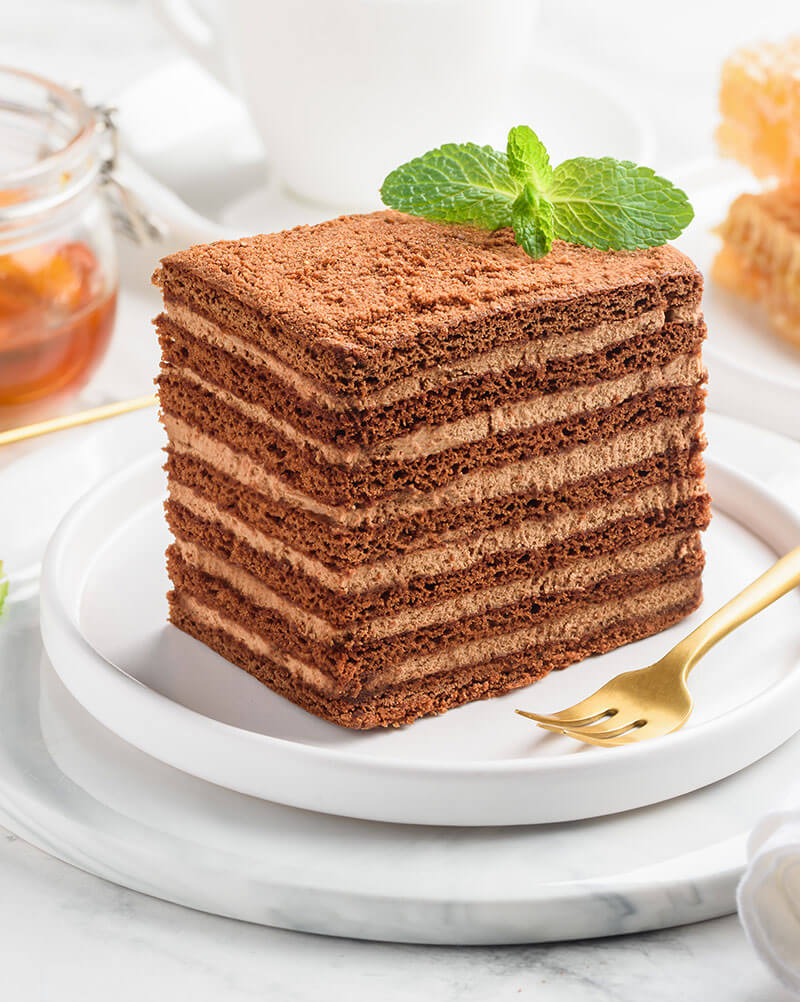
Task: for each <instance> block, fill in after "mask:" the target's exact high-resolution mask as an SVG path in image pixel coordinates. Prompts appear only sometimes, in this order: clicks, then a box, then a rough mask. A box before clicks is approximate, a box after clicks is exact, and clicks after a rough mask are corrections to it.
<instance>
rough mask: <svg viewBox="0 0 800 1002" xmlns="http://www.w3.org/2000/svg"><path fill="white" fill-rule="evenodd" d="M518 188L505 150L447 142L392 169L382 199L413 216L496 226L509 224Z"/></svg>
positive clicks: (493, 228)
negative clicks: (502, 151) (504, 152)
mask: <svg viewBox="0 0 800 1002" xmlns="http://www.w3.org/2000/svg"><path fill="white" fill-rule="evenodd" d="M520 188H521V185H520V184H519V183H518V182H517V181H515V180H514V178H512V176H511V173H510V171H509V167H508V161H507V159H506V156H505V154H503V153H500V152H499V151H497V150H493V149H492V148H491V146H477V145H476V144H475V143H447V144H446V145H445V146H440V147H439V148H438V149H435V150H430V151H429V152H428V153H425V154H423V155H422V156H421V157H417V158H416V159H414V160H410V161H409V162H408V163H407V164H403V165H402V166H401V167H398V168H397V169H396V170H393V171H392V173H391V174H389V176H388V177H387V178H386V180H385V181H384V182H383V185H382V186H381V198H382V199H383V201H384V203H385V204H386V205H388V206H389V207H390V208H392V209H398V210H399V211H400V212H409V213H411V214H412V215H414V216H423V217H424V218H425V219H434V220H437V221H439V222H444V223H470V224H472V225H474V226H480V227H481V228H483V229H486V230H496V229H499V228H500V227H501V226H510V225H511V206H512V205H513V204H514V200H515V199H516V197H517V195H518V194H519V192H520Z"/></svg>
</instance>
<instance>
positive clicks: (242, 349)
mask: <svg viewBox="0 0 800 1002" xmlns="http://www.w3.org/2000/svg"><path fill="white" fill-rule="evenodd" d="M165 317H166V318H167V320H168V321H169V322H170V323H171V324H172V325H174V326H175V327H177V328H179V329H182V330H183V331H184V332H185V333H187V334H189V335H190V336H191V337H192V338H196V339H198V340H199V341H201V342H204V343H205V344H206V345H208V346H211V347H214V348H220V349H222V350H223V351H225V352H227V353H230V354H232V355H236V356H239V357H241V358H242V359H244V361H246V362H248V363H249V364H250V365H251V366H255V367H256V368H258V369H259V372H260V375H261V377H262V378H264V379H265V382H266V383H267V384H268V385H269V386H270V387H272V386H273V385H278V386H279V387H280V388H281V389H282V391H283V393H284V394H286V393H287V392H288V393H290V394H292V395H293V396H295V397H297V398H299V400H301V401H303V402H307V403H310V404H313V405H315V406H316V407H318V408H321V409H325V410H328V411H335V412H338V413H347V412H352V411H367V410H382V409H384V408H388V407H392V406H393V405H395V404H397V403H400V402H401V401H406V400H409V399H412V398H414V397H419V396H421V395H423V394H426V393H428V391H430V390H433V389H435V388H437V387H442V386H445V385H447V384H450V383H454V382H457V381H459V380H463V379H465V378H471V377H473V376H483V375H485V374H487V373H497V372H500V371H506V372H509V373H513V372H515V371H517V370H520V369H540V368H542V367H543V366H546V365H547V364H548V362H550V361H551V360H552V359H568V358H576V357H578V356H583V355H594V354H597V353H598V352H600V351H604V350H605V349H606V348H608V347H610V346H612V345H614V344H621V343H622V342H623V341H626V340H627V339H629V338H631V337H634V336H635V335H637V334H641V333H652V332H655V331H659V330H661V328H662V327H664V325H665V324H667V323H686V324H693V323H695V322H697V321H699V320H701V319H702V315H701V313H700V303H699V301H697V302H696V303H693V304H688V305H685V306H671V307H670V308H669V309H667V308H664V309H653V310H646V311H645V312H644V313H640V314H636V315H635V316H631V317H625V318H623V319H621V320H606V321H603V322H601V323H599V324H597V325H596V326H594V327H590V328H588V329H586V330H578V331H574V332H571V333H566V334H561V335H559V336H556V337H552V336H547V335H542V336H541V337H539V338H537V339H536V340H533V341H523V342H520V343H514V344H507V345H503V346H502V347H500V348H495V349H490V350H489V351H485V350H481V351H478V352H476V353H475V354H473V355H468V356H466V357H464V358H459V359H457V360H456V361H454V362H449V363H445V364H443V365H439V366H435V367H433V368H428V369H421V370H420V371H419V372H415V373H414V374H413V375H411V376H406V377H405V378H401V379H396V380H395V381H394V382H392V383H390V384H389V385H388V386H385V387H383V388H382V389H378V390H373V391H369V390H367V391H365V392H364V393H363V395H361V396H347V395H343V394H340V393H334V392H331V391H330V390H328V389H326V388H325V387H324V386H323V385H322V384H321V383H319V382H317V381H316V380H315V379H313V378H311V377H310V376H308V375H306V374H304V373H302V372H298V371H297V370H296V369H293V368H292V367H291V366H289V365H287V364H286V363H285V362H283V361H281V359H279V358H278V357H277V356H276V355H273V354H272V353H271V352H269V351H266V350H265V349H263V348H260V347H259V346H258V345H256V344H254V343H253V342H252V341H245V340H244V339H243V338H241V337H239V336H238V335H237V334H235V333H233V332H231V331H227V330H225V329H224V328H222V327H220V326H219V324H215V323H212V322H211V321H210V320H208V319H206V318H205V317H203V316H201V315H200V314H198V313H194V312H193V311H192V310H190V309H189V308H188V307H186V306H182V305H181V304H180V303H170V302H167V303H165V313H164V314H162V315H161V316H159V317H157V318H156V320H155V321H154V322H155V324H156V326H160V325H161V323H162V321H163V320H164V318H165Z"/></svg>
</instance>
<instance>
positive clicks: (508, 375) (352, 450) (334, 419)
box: [158, 311, 706, 464]
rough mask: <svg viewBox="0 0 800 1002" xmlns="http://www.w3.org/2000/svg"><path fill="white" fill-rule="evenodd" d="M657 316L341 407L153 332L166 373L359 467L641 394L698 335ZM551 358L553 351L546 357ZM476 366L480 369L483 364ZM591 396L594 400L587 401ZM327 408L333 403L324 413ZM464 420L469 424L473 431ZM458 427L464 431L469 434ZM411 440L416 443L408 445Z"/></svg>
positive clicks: (219, 351)
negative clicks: (562, 348) (517, 361)
mask: <svg viewBox="0 0 800 1002" xmlns="http://www.w3.org/2000/svg"><path fill="white" fill-rule="evenodd" d="M663 317H664V313H663V311H650V312H649V313H648V314H645V315H643V316H641V317H636V318H632V319H630V320H625V321H622V322H621V326H622V328H623V330H626V331H627V332H628V334H627V336H625V337H621V336H620V335H619V334H618V335H617V336H616V338H615V339H613V340H611V341H610V343H607V344H602V343H601V344H600V345H592V339H593V338H594V340H598V339H599V340H601V341H602V340H607V339H608V338H609V336H610V335H609V334H608V332H607V329H608V328H611V330H612V333H613V331H614V329H615V328H616V327H617V325H616V324H606V325H602V326H603V327H604V328H605V329H606V330H604V332H603V334H602V335H597V333H596V332H597V329H595V331H594V332H592V331H588V332H580V334H581V335H584V334H585V335H587V337H586V338H585V339H584V338H583V337H579V336H578V335H575V336H573V338H574V340H575V341H577V342H578V343H581V342H583V351H582V352H573V353H572V354H567V355H560V354H558V352H559V346H558V345H557V341H558V340H559V339H556V338H551V339H545V340H544V341H543V343H542V346H541V347H540V348H539V350H538V352H534V351H533V349H532V348H531V346H530V345H525V346H523V347H517V348H516V352H517V353H522V354H525V355H528V356H532V357H530V359H529V360H528V359H527V358H526V360H525V362H524V364H522V365H519V366H513V365H512V366H510V367H509V366H508V365H506V366H505V367H501V366H500V365H499V364H498V363H499V362H500V361H501V359H499V358H497V355H498V354H500V353H499V352H494V353H491V354H492V355H493V357H492V358H491V359H490V360H489V361H490V362H491V367H490V368H488V369H484V371H481V372H479V373H476V374H471V373H469V372H468V371H463V370H462V371H460V372H458V373H454V374H453V378H452V379H451V380H450V381H448V382H441V381H440V380H433V379H432V377H430V376H429V377H428V378H429V380H430V381H431V382H433V383H434V385H433V386H432V387H430V388H428V389H423V390H421V391H420V392H419V393H417V394H415V395H410V396H407V397H405V398H403V399H393V400H391V401H390V402H388V403H383V404H380V405H377V406H374V405H373V406H369V407H367V406H365V405H364V404H363V403H361V402H359V403H360V406H358V407H356V408H347V407H346V406H344V402H343V401H342V399H341V398H337V397H331V396H330V395H328V396H327V397H324V398H322V399H321V400H320V399H317V400H312V399H309V398H308V397H304V396H301V395H299V394H298V392H297V390H296V388H295V384H296V382H297V380H298V379H300V378H301V377H300V376H299V374H294V376H295V378H294V379H292V378H291V377H290V376H289V375H288V374H287V373H285V372H284V373H282V374H281V375H280V376H278V375H276V374H275V373H274V372H273V371H272V370H271V369H270V368H269V367H268V366H266V365H265V364H264V362H263V360H262V359H258V358H255V359H252V360H248V359H247V358H246V357H244V356H243V355H236V354H232V353H231V352H230V351H228V350H225V349H223V348H221V347H218V346H214V345H212V344H210V343H209V342H208V341H207V340H205V339H199V338H197V337H195V336H192V335H190V334H189V333H188V332H187V331H185V330H183V329H182V328H180V327H178V326H176V325H175V324H174V323H172V322H171V321H170V320H168V319H166V318H161V319H160V320H159V322H158V328H159V338H160V342H161V346H162V358H163V362H164V364H165V366H166V367H167V372H168V373H169V374H170V375H175V376H177V377H180V378H184V379H190V380H191V379H194V380H196V381H198V382H199V385H201V386H203V387H204V388H206V389H208V390H209V391H210V392H212V393H218V394H219V395H220V397H221V398H222V399H223V400H224V401H225V402H226V403H228V404H231V405H232V406H236V405H237V401H238V402H239V406H240V408H241V410H242V412H243V413H244V414H245V415H246V416H247V417H249V418H250V419H252V420H254V421H256V422H258V423H259V424H264V425H266V426H267V427H268V428H269V429H270V431H271V432H274V433H277V434H279V435H281V436H283V437H285V438H287V439H289V440H291V441H293V442H294V443H295V444H298V445H304V446H307V447H309V448H312V449H315V450H317V451H320V452H321V453H322V454H323V455H324V457H325V458H326V459H327V460H328V461H329V462H333V463H342V464H357V463H359V462H361V463H364V462H367V461H369V459H370V458H374V457H376V456H382V457H385V458H399V459H403V458H408V456H409V455H418V454H424V453H426V452H429V451H433V450H434V449H435V448H436V444H435V442H432V441H431V435H430V431H429V430H428V429H430V428H431V426H443V427H444V428H445V429H447V431H446V432H445V433H443V434H440V436H439V437H440V438H443V439H444V440H445V441H452V442H453V444H458V441H459V439H460V440H462V441H469V440H472V439H474V438H476V437H480V435H481V433H482V429H483V428H484V427H485V426H486V424H487V423H488V424H489V425H491V424H492V423H493V424H494V425H495V426H499V427H502V426H503V425H504V424H505V423H507V422H510V423H511V424H512V426H513V423H514V415H515V413H516V412H519V414H520V416H519V417H518V418H517V423H519V422H525V423H526V424H528V425H530V424H533V423H539V422H546V421H553V420H557V419H558V417H559V416H560V417H564V416H567V415H569V414H575V413H580V412H581V411H583V410H588V409H590V408H591V407H599V406H603V400H604V398H605V399H606V400H607V399H608V398H609V396H610V395H611V394H617V395H618V396H619V397H626V396H631V395H633V394H635V393H637V392H638V393H641V392H643V391H644V388H645V387H644V385H643V382H644V380H643V376H642V375H641V374H642V373H643V370H647V369H654V368H657V367H658V368H660V367H662V366H665V365H666V363H667V362H668V361H670V360H671V359H674V358H676V357H677V356H680V355H683V356H686V355H692V354H693V353H695V352H696V351H697V350H698V349H699V346H700V344H701V343H702V341H703V339H704V338H705V333H706V331H705V324H704V323H703V322H702V321H701V320H695V321H692V322H689V323H678V322H672V323H668V324H666V325H664V324H663V323H659V321H660V320H662V319H663ZM631 326H633V328H634V329H633V331H632V332H631V331H630V328H631ZM509 350H510V349H506V353H508V351H509ZM548 352H550V353H555V354H551V357H549V358H546V357H545V356H546V355H547V354H548ZM470 361H472V362H473V363H475V359H474V357H473V359H467V360H465V365H466V364H467V363H469V362H470ZM480 361H481V363H482V364H486V363H487V360H486V359H485V358H482V359H481V360H480ZM503 361H506V362H507V360H503ZM698 364H699V363H698ZM635 374H638V379H637V378H636V375H635ZM625 376H627V377H628V379H627V382H625V380H624V379H623V377H625ZM601 381H608V383H607V387H602V386H600V385H599V384H600V382H601ZM612 381H613V382H612ZM406 382H409V381H408V380H407V381H406ZM587 384H588V386H587ZM578 388H580V389H578ZM394 389H395V386H391V387H389V388H388V390H386V391H383V392H382V393H381V394H372V396H373V397H374V396H381V397H383V396H386V395H389V390H394ZM580 390H582V393H581V392H580ZM570 391H572V392H570ZM592 392H594V394H595V395H596V396H597V395H598V394H599V398H598V399H596V400H592V399H591V397H588V398H587V394H591V393H592ZM331 403H335V404H338V406H336V407H335V408H331V407H330V406H329V405H330V404H331ZM514 404H516V405H517V406H516V407H514V406H512V405H514ZM526 410H527V411H528V412H530V413H527V414H526ZM487 411H489V412H490V413H489V414H488V415H487V416H486V417H483V419H482V420H479V419H478V418H477V417H472V421H471V422H470V421H469V420H466V419H467V418H469V417H471V416H473V415H482V414H485V413H486V412H487ZM458 419H461V420H460V421H459V420H458ZM471 424H472V425H474V426H475V427H473V428H472V429H470V425H471ZM460 427H466V429H467V431H466V435H467V436H468V437H465V432H463V431H460V430H459V428H460ZM418 428H419V429H420V430H419V431H418V432H416V434H415V433H414V429H418ZM475 428H477V434H476V431H475ZM483 433H484V434H485V432H483ZM415 437H416V439H419V440H420V441H419V442H415ZM398 439H399V441H398ZM376 449H378V450H379V451H376Z"/></svg>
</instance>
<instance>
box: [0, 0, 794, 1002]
mask: <svg viewBox="0 0 800 1002" xmlns="http://www.w3.org/2000/svg"><path fill="white" fill-rule="evenodd" d="M145 6H146V5H144V4H143V3H140V2H135V0H127V2H120V0H114V2H112V0H71V2H70V3H64V2H63V0H27V2H26V3H25V4H14V5H11V4H4V5H3V6H2V11H0V29H2V30H0V62H2V63H10V64H16V65H20V66H23V67H25V68H28V69H33V70H38V71H40V72H44V73H47V74H50V75H53V76H58V77H60V78H62V79H65V80H81V81H83V82H84V83H85V84H86V85H87V88H88V91H89V93H90V94H91V96H92V97H93V98H100V97H107V96H108V95H110V94H113V93H114V92H116V91H117V90H118V89H119V88H120V87H122V86H124V85H125V84H126V83H128V82H130V81H132V80H133V79H135V78H136V77H137V76H138V75H139V74H140V73H142V72H145V71H147V70H149V69H152V68H153V67H154V66H157V65H159V63H160V62H161V61H162V60H163V59H165V58H166V57H167V56H168V55H169V53H170V52H171V49H170V46H169V45H168V43H167V41H166V40H165V38H164V36H163V34H162V33H161V31H160V30H159V28H158V26H157V25H155V24H154V22H153V21H152V19H151V18H150V16H149V14H148V12H147V10H146V9H145ZM611 6H612V7H613V10H612V11H610V12H609V5H602V11H603V16H604V17H606V18H611V22H613V23H610V24H609V27H608V30H606V31H605V33H604V35H603V37H602V38H598V32H597V24H596V19H594V20H593V18H592V17H590V16H589V14H590V13H591V9H592V8H593V7H594V8H596V9H600V8H597V5H595V4H593V3H592V2H590V0H585V2H582V3H580V2H575V0H569V2H565V3H563V4H548V3H545V4H543V8H544V9H543V15H542V18H543V21H542V34H543V44H547V45H548V47H549V50H550V51H551V52H553V53H555V54H558V53H559V52H564V51H565V48H566V46H567V43H568V44H569V46H570V47H571V49H572V51H573V53H575V54H577V55H578V57H579V58H580V59H581V60H582V61H583V62H585V64H587V65H589V66H590V65H591V64H592V61H593V60H594V61H595V62H596V61H597V60H598V59H599V60H601V61H602V62H603V64H604V72H605V73H606V75H608V76H611V77H614V76H616V79H617V81H618V82H619V84H620V86H623V87H629V86H630V80H631V79H632V77H631V74H634V75H635V76H634V77H633V78H634V79H636V89H637V93H638V94H639V96H640V99H641V100H642V102H643V103H645V104H646V105H647V106H648V108H649V110H650V111H651V113H652V115H653V120H654V122H655V123H656V126H657V128H658V133H659V140H660V150H661V157H660V160H661V161H662V162H664V163H666V162H667V161H668V162H669V163H672V162H675V163H680V162H683V161H685V160H686V159H690V158H697V157H702V156H704V155H707V154H708V153H710V150H711V146H710V133H711V125H712V120H713V107H714V80H715V77H716V74H717V72H718V64H719V59H720V57H721V55H722V53H723V52H725V51H726V50H727V49H729V48H730V47H731V46H732V45H735V44H737V43H738V42H740V41H742V40H744V39H747V38H750V37H752V36H753V33H754V31H755V28H754V24H753V19H752V4H751V3H749V2H743V0H735V2H731V3H730V4H726V7H725V17H724V19H722V18H720V16H719V7H718V6H717V5H715V4H709V5H698V4H696V3H694V2H692V3H690V2H689V0H674V2H673V3H672V4H671V5H670V15H669V18H668V19H666V20H667V21H669V23H670V24H671V25H673V27H672V28H670V26H669V24H665V22H664V21H663V20H662V14H663V9H662V8H660V7H659V6H658V5H652V7H648V6H647V5H642V4H640V3H636V4H633V3H630V2H626V3H621V2H620V3H615V4H614V5H611ZM759 14H760V17H759V28H758V34H764V33H769V34H772V35H774V36H775V37H780V35H781V34H783V33H785V31H786V29H787V28H788V27H791V28H792V29H794V30H795V31H796V30H797V27H798V25H797V15H796V9H795V7H794V5H793V4H791V3H786V2H780V0H762V3H761V4H760V5H759ZM564 17H569V18H570V23H569V28H568V30H567V31H560V30H559V29H560V26H561V21H560V19H562V18H564ZM687 18H689V19H690V23H691V30H686V27H685V26H686V24H687ZM764 25H769V31H768V32H767V29H766V28H764V27H763V26H764ZM678 39H680V41H681V42H685V43H686V44H688V45H689V46H690V48H691V52H690V53H689V55H688V58H686V59H683V60H682V65H681V67H680V72H679V73H677V72H675V69H674V66H673V64H672V62H671V61H670V54H671V52H674V49H675V45H676V40H678ZM676 99H677V100H678V101H682V102H683V103H682V107H684V108H691V109H692V116H691V117H688V118H687V116H686V115H683V114H682V115H675V114H674V112H673V105H672V101H673V100H676ZM106 371H107V372H111V371H112V369H110V368H108V369H107V370H106ZM139 392H144V391H141V390H140V391H139ZM743 435H745V436H746V435H747V431H743ZM762 460H763V470H762V471H761V472H762V473H763V475H764V476H765V477H767V478H769V479H770V480H772V481H773V482H778V483H781V484H782V485H783V486H784V487H785V488H786V489H787V491H791V490H795V491H797V490H798V484H800V479H798V470H800V453H799V454H798V459H797V460H796V461H792V462H791V463H790V462H787V461H786V453H785V451H784V450H783V448H782V446H779V445H778V444H777V440H774V442H773V446H772V447H766V448H765V449H764V450H763V454H762ZM0 888H1V889H2V893H0V943H2V947H1V948H0V956H2V975H3V976H2V984H3V995H4V997H8V998H10V999H14V1000H15V1002H51V1000H54V999H58V1000H63V1002H72V1000H76V1002H78V1000H80V1002H107V1000H108V999H109V998H113V999H115V1000H117V1002H127V1000H131V1002H134V1000H136V1002H140V1000H141V999H143V998H153V999H161V998H177V999H182V998H191V999H192V1000H193V1002H206V1000H209V1002H211V1000H214V1002H219V1000H220V999H224V1000H226V1002H240V1000H241V1002H244V1000H247V999H256V998H257V999H280V1000H281V1002H306V1000H317V999H321V998H324V999H334V1000H336V999H340V998H342V999H344V998H347V999H348V1000H351V1002H360V1000H362V999H363V1000H367V999H370V1000H372V999H375V998H381V999H382V1000H384V1002H395V1000H401V999H409V998H415V999H431V1000H433V1002H451V1000H452V1002H455V1000H476V1002H477V1000H481V1002H483V1000H487V999H491V1000H492V1002H502V1000H506V999H508V1000H511V999H519V998H522V999H524V998H536V999H537V1000H545V1002H551V1000H552V1002H561V1000H564V1002H567V1000H569V1002H572V1000H575V1002H578V1000H580V1002H606V1000H614V1002H628V1000H630V1002H634V1000H635V1002H640V1000H642V999H643V998H646V999H648V1000H650V1002H661V1000H664V1002H667V1000H674V999H678V998H681V999H687V1000H690V1002H694V1000H698V1002H699V1000H704V999H708V998H720V999H722V998H724V999H726V1002H788V1000H789V999H790V996H789V995H787V994H786V993H785V992H784V991H782V990H781V989H780V988H779V987H778V986H777V985H776V984H775V983H774V982H773V981H772V980H771V979H770V976H769V975H768V974H767V972H766V971H765V970H764V969H763V968H762V967H761V966H760V964H759V962H758V960H757V959H756V957H755V955H754V954H753V953H752V952H751V950H750V949H749V947H748V945H747V943H746V941H745V939H744V935H743V933H742V931H741V928H740V926H739V924H738V920H737V919H736V918H735V917H730V918H725V919H718V920H714V921H710V922H705V923H702V924H699V925H693V926H687V927H682V928H677V929H672V930H668V931H665V932H659V933H652V934H640V935H638V936H633V937H622V938H617V939H613V940H595V941H591V942H584V943H570V944H565V945H558V944H556V945H547V946H538V947H511V948H507V947H506V948H502V947H493V948H477V947H470V948H440V947H412V946H394V945H387V944H373V943H358V942H354V941H349V940H340V939H333V938H325V937H318V936H310V935H304V934H299V933H287V932H280V931H277V930H272V929H266V928H263V927H258V926H253V925H248V924H245V923H238V922H233V921H230V920H226V919H221V918H216V917H213V916H209V915H204V914H202V913H199V912H193V911H189V910H187V909H183V908H180V907H178V906H174V905H169V904H166V903H164V902H161V901H157V900H155V899H152V898H149V897H145V896H143V895H140V894H137V893H135V892H131V891H127V890H123V889H121V888H119V887H117V886H115V885H113V884H110V883H107V882H105V881H102V880H99V879H97V878H95V877H91V876H89V875H87V874H85V873H82V872H80V871H78V870H76V869H73V868H72V867H69V866H67V865H65V864H63V863H61V862H59V861H57V860H55V859H53V858H51V857H49V856H47V855H45V854H44V853H42V852H39V851H38V850H36V849H33V848H32V847H30V846H29V845H27V844H26V843H25V842H23V841H22V840H20V839H18V838H15V837H14V836H12V835H10V834H5V835H4V834H3V833H2V832H0Z"/></svg>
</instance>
